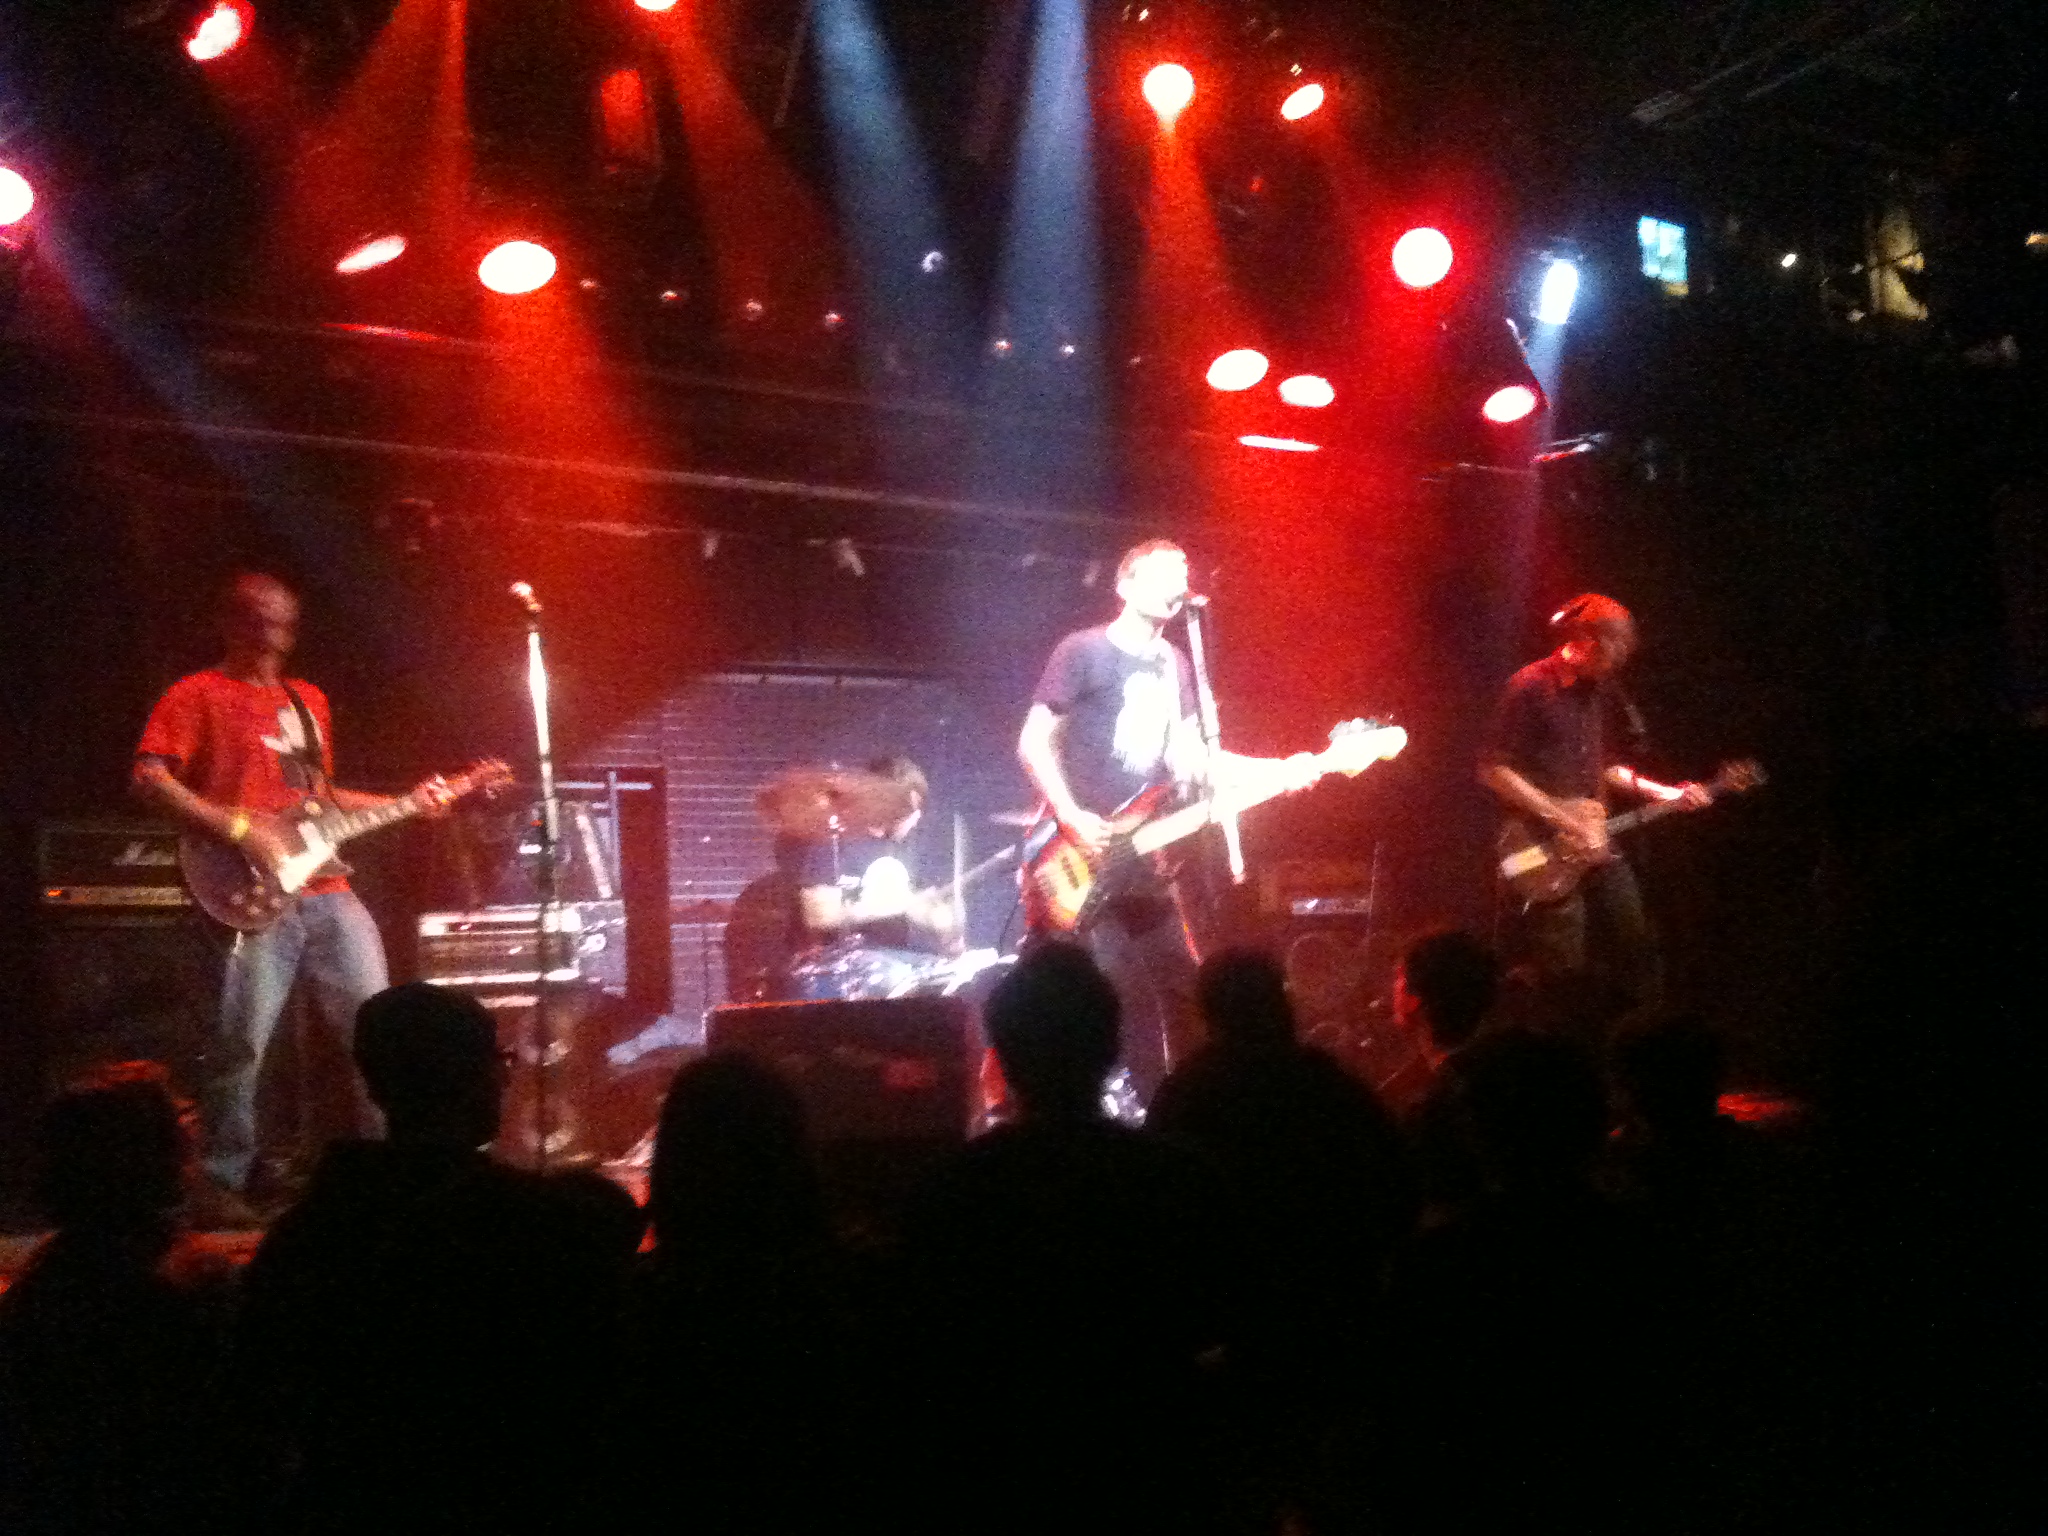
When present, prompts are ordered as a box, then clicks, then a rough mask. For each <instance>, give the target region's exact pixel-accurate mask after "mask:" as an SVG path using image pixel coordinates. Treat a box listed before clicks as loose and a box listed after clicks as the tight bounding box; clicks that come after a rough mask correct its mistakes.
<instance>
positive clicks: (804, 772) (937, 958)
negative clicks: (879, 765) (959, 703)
mask: <svg viewBox="0 0 2048 1536" xmlns="http://www.w3.org/2000/svg"><path fill="white" fill-rule="evenodd" d="M754 805H755V809H756V810H757V811H758V812H759V813H760V816H761V819H762V820H763V821H764V822H766V823H767V824H768V826H769V827H770V828H772V829H773V830H774V831H775V832H776V833H777V834H778V835H779V836H782V837H787V838H794V839H801V840H805V841H813V840H817V839H822V838H828V837H837V836H845V835H859V834H861V833H863V832H868V831H872V830H874V829H878V828H886V827H893V826H895V825H896V824H897V823H899V822H901V821H902V820H903V819H904V818H905V817H906V816H908V815H910V813H911V812H912V811H913V810H915V809H916V808H917V802H916V800H915V798H914V796H913V794H912V792H911V790H910V789H909V788H908V787H907V786H905V785H903V784H901V783H898V782H897V781H896V780H894V779H890V778H885V777H883V776H882V775H880V774H875V773H869V772H865V771H863V770H860V769H853V768H835V767H803V768H792V769H789V770H788V771H786V772H784V773H783V774H781V775H779V776H778V777H777V778H775V779H773V780H771V781H770V782H769V783H768V784H766V785H764V786H763V787H762V788H761V790H760V791H759V792H758V793H757V794H756V795H755V796H754ZM990 819H991V820H992V821H994V822H996V823H997V824H999V825H1003V826H1025V825H1029V824H1030V823H1031V822H1032V821H1033V820H1035V819H1036V816H1035V813H1032V812H1017V811H1005V812H1000V813H998V814H997V815H995V816H993V817H991V818H990ZM953 840H954V849H953V855H954V857H953V866H954V868H953V880H952V881H951V882H948V883H949V884H951V885H953V886H955V887H956V888H960V889H964V887H965V885H966V884H967V883H969V882H970V881H971V880H973V879H974V878H975V876H976V875H978V874H980V873H982V872H985V871H988V870H991V869H993V868H994V867H996V866H997V865H999V864H1001V863H1003V862H1006V861H1007V860H1008V859H1010V858H1011V856H1013V855H1014V854H1015V852H1016V849H1015V848H1014V847H1011V848H1007V849H1004V850H1003V851H1002V852H1001V853H1000V854H997V855H996V856H995V857H993V858H991V859H988V860H985V861H984V862H983V863H982V864H981V865H980V866H978V867H977V868H976V869H975V870H972V871H969V870H965V869H964V868H963V864H964V858H965V851H966V850H965V841H966V839H965V830H964V824H963V823H962V822H961V821H960V820H959V819H957V818H956V819H955V821H954V828H953ZM956 899H957V890H956ZM1015 959H1016V956H1014V955H1004V954H1001V953H999V952H998V951H996V950H994V949H970V950H966V951H964V952H962V953H959V954H934V953H926V952H924V951H920V950H911V949H895V948H884V947H880V946H877V945H874V944H871V943H866V942H863V941H862V940H861V939H859V938H847V939H841V940H837V941H835V942H832V943H829V944H824V945H818V946H813V947H811V948H809V949H806V950H804V951H803V952H802V953H800V954H799V955H798V956H796V958H795V959H794V961H793V962H792V963H791V965H790V967H789V973H788V979H789V995H790V997H791V998H792V1000H800V1001H809V1002H815V1001H825V1000H830V999H840V1000H861V999H872V998H905V997H956V996H963V995H964V996H972V997H978V996H979V995H980V994H981V993H982V992H984V991H985V990H986V989H987V987H988V986H990V985H992V984H993V983H994V981H995V980H996V979H997V978H999V977H1000V976H1001V974H1002V972H1003V970H1004V969H1005V968H1006V967H1008V966H1009V965H1010V964H1012V963H1013V962H1014V961H1015Z"/></svg>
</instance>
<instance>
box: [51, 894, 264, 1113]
mask: <svg viewBox="0 0 2048 1536" xmlns="http://www.w3.org/2000/svg"><path fill="white" fill-rule="evenodd" d="M225 958H226V955H225V950H224V948H223V946H222V944H221V942H220V940H219V938H218V937H217V935H216V934H215V933H214V932H213V931H212V930H210V929H209V928H208V927H207V926H206V924H205V922H204V920H203V919H201V918H200V917H198V916H197V915H196V914H194V913H191V912H184V913H165V912H90V913H89V912H83V911H76V910H72V911H46V912H44V913H43V914H41V921H40V922H39V924H38V926H37V934H36V971H37V976H36V995H37V999H38V1002H39V1004H40V1011H41V1014H42V1021H43V1029H42V1049H41V1053H40V1054H41V1057H42V1070H41V1073H40V1076H41V1078H42V1083H43V1089H44V1092H45V1093H48V1092H51V1091H53V1090H55V1089H57V1088H59V1087H61V1086H63V1085H64V1084H65V1083H67V1082H69V1081H71V1080H72V1079H73V1078H75V1077H77V1076H78V1075H79V1074H80V1073H82V1072H85V1071H87V1070H89V1069H91V1068H92V1067H95V1066H99V1065H102V1064H104V1063H107V1062H112V1061H134V1060H146V1061H160V1062H162V1063H163V1064H164V1065H165V1066H166V1067H168V1068H169V1069H170V1073H171V1078H172V1081H173V1082H174V1083H175V1084H176V1086H177V1088H178V1089H179V1091H180V1092H182V1093H185V1094H188V1095H193V1096H195V1097H196V1096H197V1093H198V1090H199V1088H200V1086H201V1084H203V1083H204V1082H205V1080H206V1059H207V1052H208V1050H209V1048H210V1046H211V1044H212V1039H213V1032H214V1021H215V1016H216V1011H217V1009H218V1006H219V1002H220V980H221V968H222V965H223V963H224V961H225Z"/></svg>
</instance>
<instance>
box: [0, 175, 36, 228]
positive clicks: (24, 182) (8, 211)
mask: <svg viewBox="0 0 2048 1536" xmlns="http://www.w3.org/2000/svg"><path fill="white" fill-rule="evenodd" d="M35 205H36V189H35V188H34V187H32V186H30V185H29V184H28V178H27V177H26V176H24V175H22V174H21V172H19V171H17V170H14V169H12V168H11V167H9V166H5V165H0V229H5V228H6V227H7V226H8V225H10V224H19V223H20V222H21V221H22V220H23V219H25V218H27V217H28V215H29V210H30V209H31V208H33V207H35Z"/></svg>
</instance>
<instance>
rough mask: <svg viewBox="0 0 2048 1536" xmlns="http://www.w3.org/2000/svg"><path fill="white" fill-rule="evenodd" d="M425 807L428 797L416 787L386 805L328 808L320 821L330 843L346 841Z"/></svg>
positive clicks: (413, 813) (417, 812)
mask: <svg viewBox="0 0 2048 1536" xmlns="http://www.w3.org/2000/svg"><path fill="white" fill-rule="evenodd" d="M450 787H451V788H453V787H454V786H452V785H451V786H450ZM425 809H427V802H426V800H425V799H424V798H423V797H422V796H421V795H420V792H419V791H418V790H413V791H411V792H410V793H407V794H403V795H400V796H399V797H398V798H397V799H396V800H392V801H390V802H388V803H386V804H384V805H373V806H369V807H366V808H365V809H363V810H360V811H328V812H327V813H326V814H324V815H322V816H321V817H319V818H318V820H319V823H320V830H321V831H322V832H323V833H324V834H326V837H327V840H328V841H329V842H330V843H345V842H347V841H348V840H349V839H350V838H352V837H361V836H362V835H363V834H364V833H365V832H374V831H376V830H377V829H378V828H379V827H388V826H390V825H391V823H393V822H394V821H403V820H405V819H406V817H408V816H417V815H419V814H420V812H422V811H424V810H425Z"/></svg>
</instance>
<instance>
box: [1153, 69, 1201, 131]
mask: <svg viewBox="0 0 2048 1536" xmlns="http://www.w3.org/2000/svg"><path fill="white" fill-rule="evenodd" d="M1194 99H1195V77H1194V76H1193V75H1191V74H1189V73H1188V72H1187V71H1186V70H1185V69H1183V68H1182V67H1181V66H1180V65H1178V64H1155V65H1153V66H1152V68H1151V70H1150V71H1149V72H1148V73H1147V74H1146V76H1145V100H1147V101H1148V102H1150V103H1151V104H1152V110H1153V111H1154V112H1157V113H1158V114H1159V121H1160V122H1161V123H1163V124H1164V125H1165V126H1167V127H1169V128H1171V127H1172V126H1173V120H1174V119H1175V118H1177V117H1179V116H1180V115H1181V113H1182V112H1183V111H1185V110H1186V108H1187V104H1188V103H1189V102H1191V101H1193V100H1194Z"/></svg>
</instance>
